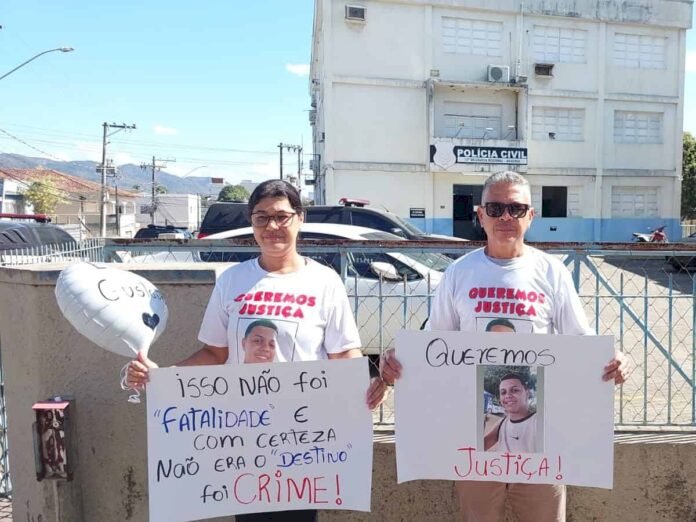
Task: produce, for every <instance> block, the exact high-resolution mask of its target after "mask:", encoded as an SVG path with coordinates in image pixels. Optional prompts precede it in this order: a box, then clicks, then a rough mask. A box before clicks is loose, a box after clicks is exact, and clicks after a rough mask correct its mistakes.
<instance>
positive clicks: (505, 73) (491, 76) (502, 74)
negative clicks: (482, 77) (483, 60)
mask: <svg viewBox="0 0 696 522" xmlns="http://www.w3.org/2000/svg"><path fill="white" fill-rule="evenodd" d="M488 81H489V82H500V83H509V82H510V67H509V66H507V65H489V66H488Z"/></svg>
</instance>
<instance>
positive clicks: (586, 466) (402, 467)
mask: <svg viewBox="0 0 696 522" xmlns="http://www.w3.org/2000/svg"><path fill="white" fill-rule="evenodd" d="M613 354H614V349H613V338H612V337H595V336H560V335H535V334H500V333H470V332H428V331H419V332H411V331H402V332H399V334H398V336H397V342H396V355H397V357H398V359H399V361H400V362H401V364H402V365H403V373H402V378H401V379H399V380H398V381H397V384H396V389H395V419H396V426H395V429H396V455H397V474H398V481H399V482H405V481H409V480H415V479H449V480H480V481H498V482H508V483H510V482H526V483H544V484H573V485H578V486H595V487H602V488H611V487H612V477H613V460H614V454H613V450H614V448H613V430H614V384H613V383H609V382H604V381H602V379H601V377H602V371H603V368H604V366H605V364H606V363H607V362H609V360H610V359H611V358H612V357H613Z"/></svg>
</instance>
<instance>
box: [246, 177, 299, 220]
mask: <svg viewBox="0 0 696 522" xmlns="http://www.w3.org/2000/svg"><path fill="white" fill-rule="evenodd" d="M266 198H285V199H287V200H288V201H289V202H290V206H291V207H292V208H293V209H294V210H295V212H297V213H298V214H299V213H301V212H302V211H303V207H302V198H301V197H300V193H299V192H298V191H297V189H296V188H295V187H294V186H292V185H291V184H290V183H288V182H287V181H283V180H282V179H269V180H268V181H264V182H263V183H261V184H260V185H259V186H258V187H256V188H255V189H254V192H252V193H251V196H249V203H247V213H248V214H249V215H251V213H252V212H253V211H254V207H255V206H256V205H258V204H259V202H260V201H261V200H262V199H266Z"/></svg>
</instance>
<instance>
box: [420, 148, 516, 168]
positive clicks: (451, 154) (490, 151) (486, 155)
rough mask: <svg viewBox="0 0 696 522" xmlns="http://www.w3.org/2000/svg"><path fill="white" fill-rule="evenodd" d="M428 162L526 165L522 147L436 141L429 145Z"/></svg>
mask: <svg viewBox="0 0 696 522" xmlns="http://www.w3.org/2000/svg"><path fill="white" fill-rule="evenodd" d="M447 148H448V149H449V150H447ZM441 149H444V150H441ZM430 162H431V163H435V164H437V165H441V166H447V164H455V163H479V164H499V165H526V164H527V149H526V148H523V147H480V146H476V145H455V146H452V145H451V143H448V144H445V143H437V144H435V145H431V146H430Z"/></svg>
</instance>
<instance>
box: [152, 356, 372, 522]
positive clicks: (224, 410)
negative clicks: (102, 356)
mask: <svg viewBox="0 0 696 522" xmlns="http://www.w3.org/2000/svg"><path fill="white" fill-rule="evenodd" d="M368 385H369V376H368V369H367V359H366V358H360V359H351V360H342V361H316V362H304V363H280V364H247V365H224V366H198V367H186V368H183V367H181V368H161V369H155V370H153V371H152V373H151V378H150V383H149V384H148V387H147V434H148V467H149V499H150V520H152V521H168V522H169V521H189V520H200V519H206V518H212V517H219V516H225V515H231V514H239V513H255V512H266V511H280V510H287V509H353V510H360V511H369V509H370V490H371V482H372V481H371V478H372V415H371V412H370V410H369V409H368V407H367V405H366V403H365V393H366V391H367V387H368Z"/></svg>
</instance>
